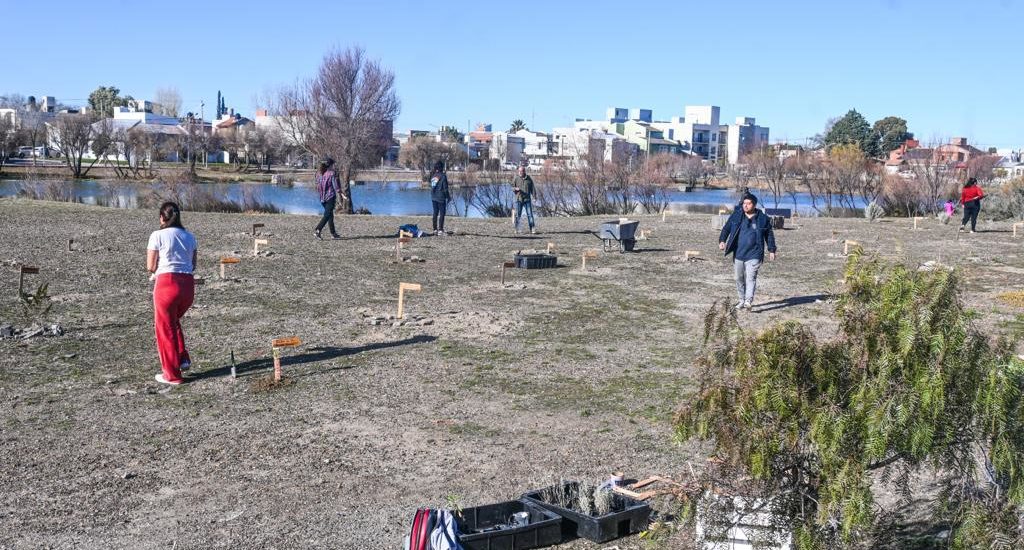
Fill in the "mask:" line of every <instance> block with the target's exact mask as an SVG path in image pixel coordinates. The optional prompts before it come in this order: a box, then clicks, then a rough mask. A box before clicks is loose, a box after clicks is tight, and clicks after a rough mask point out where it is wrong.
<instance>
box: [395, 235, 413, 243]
mask: <svg viewBox="0 0 1024 550" xmlns="http://www.w3.org/2000/svg"><path fill="white" fill-rule="evenodd" d="M408 242H412V239H411V238H410V237H399V238H398V244H405V243H408Z"/></svg>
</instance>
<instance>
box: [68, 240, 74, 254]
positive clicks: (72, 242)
mask: <svg viewBox="0 0 1024 550" xmlns="http://www.w3.org/2000/svg"><path fill="white" fill-rule="evenodd" d="M74 244H75V240H74V239H68V252H71V251H72V247H73V246H74Z"/></svg>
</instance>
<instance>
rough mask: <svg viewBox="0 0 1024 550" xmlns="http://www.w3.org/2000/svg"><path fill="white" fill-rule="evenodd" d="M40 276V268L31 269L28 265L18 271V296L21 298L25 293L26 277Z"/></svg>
mask: <svg viewBox="0 0 1024 550" xmlns="http://www.w3.org/2000/svg"><path fill="white" fill-rule="evenodd" d="M38 274H39V268H38V267H29V266H27V265H23V266H21V269H20V270H19V271H18V296H21V295H22V294H24V293H25V275H38Z"/></svg>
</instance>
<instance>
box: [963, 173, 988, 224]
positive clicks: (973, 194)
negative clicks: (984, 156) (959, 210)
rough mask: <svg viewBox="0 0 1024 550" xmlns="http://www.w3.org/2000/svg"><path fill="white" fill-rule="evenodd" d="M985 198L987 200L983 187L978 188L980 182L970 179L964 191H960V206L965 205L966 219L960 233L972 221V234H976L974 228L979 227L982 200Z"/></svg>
mask: <svg viewBox="0 0 1024 550" xmlns="http://www.w3.org/2000/svg"><path fill="white" fill-rule="evenodd" d="M983 198H985V193H982V192H981V187H978V180H977V179H975V178H968V180H967V183H965V184H964V188H963V190H962V191H960V204H962V205H964V219H963V221H962V222H960V231H963V230H964V228H966V227H967V222H968V221H970V222H971V233H974V228H975V226H977V225H978V214H979V213H980V212H981V199H983Z"/></svg>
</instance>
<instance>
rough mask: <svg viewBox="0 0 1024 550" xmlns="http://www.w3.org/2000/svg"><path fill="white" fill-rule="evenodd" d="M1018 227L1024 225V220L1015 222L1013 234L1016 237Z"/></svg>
mask: <svg viewBox="0 0 1024 550" xmlns="http://www.w3.org/2000/svg"><path fill="white" fill-rule="evenodd" d="M1018 227H1024V222H1017V223H1015V224H1013V236H1014V237H1016V236H1017V228H1018Z"/></svg>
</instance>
